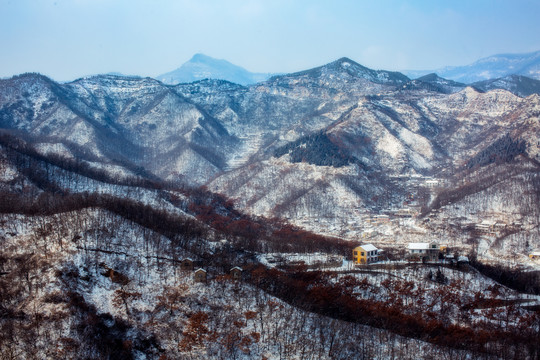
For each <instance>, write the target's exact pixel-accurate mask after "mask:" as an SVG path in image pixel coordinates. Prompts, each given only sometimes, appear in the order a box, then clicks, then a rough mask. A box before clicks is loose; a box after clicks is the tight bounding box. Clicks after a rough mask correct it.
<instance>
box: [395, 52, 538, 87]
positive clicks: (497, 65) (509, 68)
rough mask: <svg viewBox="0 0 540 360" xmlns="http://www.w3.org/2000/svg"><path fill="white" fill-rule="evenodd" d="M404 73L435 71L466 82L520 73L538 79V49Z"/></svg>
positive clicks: (419, 73) (413, 74)
mask: <svg viewBox="0 0 540 360" xmlns="http://www.w3.org/2000/svg"><path fill="white" fill-rule="evenodd" d="M404 73H405V74H406V75H408V76H410V77H413V78H416V77H419V76H423V75H426V74H429V73H436V74H437V75H439V76H441V77H443V78H447V79H451V80H454V81H458V82H462V83H466V84H471V83H474V82H477V81H485V80H490V79H497V78H503V77H507V76H509V75H522V76H527V77H529V78H533V79H536V80H540V51H536V52H532V53H526V54H498V55H492V56H489V57H486V58H483V59H480V60H478V61H476V62H474V63H472V64H470V65H464V66H447V67H443V68H440V69H437V70H425V71H416V70H411V71H404Z"/></svg>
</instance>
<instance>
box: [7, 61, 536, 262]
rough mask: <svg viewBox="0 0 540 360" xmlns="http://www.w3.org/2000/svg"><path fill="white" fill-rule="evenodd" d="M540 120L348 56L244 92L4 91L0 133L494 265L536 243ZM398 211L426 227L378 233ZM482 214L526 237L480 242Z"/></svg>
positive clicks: (197, 87)
mask: <svg viewBox="0 0 540 360" xmlns="http://www.w3.org/2000/svg"><path fill="white" fill-rule="evenodd" d="M518 79H519V78H518ZM539 113H540V97H539V96H538V95H536V94H533V95H530V96H528V97H523V96H518V95H516V94H513V93H511V92H509V91H506V90H501V89H495V90H489V89H488V87H487V85H486V88H485V90H478V89H475V88H473V87H464V85H462V84H459V83H456V82H452V81H447V80H444V79H441V78H439V77H437V76H435V75H430V76H427V77H424V78H423V79H417V80H413V81H411V80H410V79H409V78H407V77H406V76H404V75H403V74H401V73H396V72H389V71H375V70H371V69H368V68H366V67H364V66H362V65H360V64H357V63H355V62H354V61H352V60H350V59H348V58H342V59H339V60H336V61H334V62H332V63H329V64H326V65H323V66H320V67H317V68H314V69H310V70H306V71H302V72H298V73H293V74H285V75H277V76H273V77H271V78H270V79H268V80H267V81H265V82H260V83H257V84H254V85H250V86H242V85H239V84H235V83H231V82H227V81H223V80H209V79H207V80H201V81H197V82H193V83H182V84H178V85H174V86H172V85H165V84H163V83H162V82H160V81H158V80H155V79H151V78H136V77H123V76H113V75H103V76H95V77H90V78H84V79H79V80H76V81H73V82H71V83H67V84H59V83H56V82H54V81H53V80H51V79H48V78H46V77H44V76H41V75H39V74H24V75H20V76H17V77H13V78H12V79H8V80H2V81H0V127H1V128H2V129H3V130H2V131H3V132H5V133H8V134H10V135H11V136H16V137H18V138H20V139H22V140H23V141H25V142H27V143H28V144H29V146H32V147H33V148H35V151H37V152H38V153H39V154H41V156H47V157H50V156H55V157H61V158H66V159H69V158H72V159H73V158H76V159H79V161H81V162H83V163H84V164H85V166H86V167H89V168H91V169H95V170H100V171H104V172H106V173H108V174H109V176H110V177H111V178H115V179H117V180H118V181H121V180H123V179H126V178H133V177H136V178H139V179H147V180H152V181H167V182H170V183H176V184H189V186H202V185H204V186H205V187H206V188H207V189H210V190H212V191H215V192H218V193H221V194H223V195H224V196H226V197H227V198H229V199H232V200H233V201H234V202H235V204H236V206H237V207H238V208H239V209H241V210H242V211H244V212H247V213H249V214H253V215H257V216H265V217H269V218H281V219H284V220H286V221H289V222H291V223H293V224H296V225H298V226H301V227H304V228H306V229H308V230H312V231H315V232H319V233H325V234H329V235H334V236H341V237H345V238H350V239H353V238H357V237H358V236H360V235H362V234H364V235H365V234H372V235H373V236H376V237H377V240H378V241H382V242H384V241H390V242H396V241H397V242H403V241H407V240H408V239H411V238H414V239H415V240H421V239H429V238H430V237H431V234H432V233H434V232H435V233H437V234H438V236H439V237H440V238H441V239H453V240H452V241H454V242H455V243H459V244H460V246H464V247H470V246H471V244H476V246H478V247H479V248H480V249H481V251H482V253H483V254H485V255H486V256H500V255H501V254H502V253H503V252H504V249H507V248H508V247H511V246H514V247H519V248H520V249H521V251H526V250H525V249H526V246H525V244H529V245H527V246H539V245H540V244H539V243H538V239H539V238H540V237H538V236H537V235H538V234H537V233H538V227H537V226H533V225H534V224H536V223H537V221H536V219H537V216H538V207H535V206H534V205H533V204H536V201H537V200H536V195H535V194H537V193H538V192H537V188H538V186H539V184H538V176H537V175H538V168H539V165H538V164H539V160H540V158H539V156H540V155H539V154H540V151H539V143H538V140H537V139H538V133H539V126H540V125H539V122H538V116H539ZM429 181H431V183H430V182H429ZM433 183H435V184H437V185H436V189H437V190H436V191H434V190H430V189H431V187H430V186H428V185H427V184H433ZM9 186H11V185H9ZM502 199H505V200H504V201H503V200H502ZM399 209H402V210H403V209H405V210H406V212H407V213H419V214H421V217H419V218H418V219H417V220H415V221H411V222H409V223H407V224H408V225H406V226H404V225H401V226H398V225H396V224H391V223H388V224H386V223H384V224H382V225H381V224H379V225H381V226H382V227H381V226H375V227H373V221H374V220H373V219H375V218H374V216H379V215H381V214H387V213H389V212H395V211H397V210H399ZM535 216H536V217H535ZM427 219H429V221H427ZM449 219H453V220H449ZM486 219H488V220H489V219H491V220H492V221H497V220H498V219H504V221H505V222H510V223H513V222H516V223H519V224H522V225H521V226H522V227H521V228H520V231H517V232H512V233H508V234H500V236H503V235H504V238H505V241H502V240H501V239H502V238H501V239H499V240H497V241H495V240H494V239H490V238H488V239H485V238H479V237H478V236H477V234H476V233H475V232H474V226H472V225H471V224H475V223H480V222H482V221H484V220H486ZM449 221H450V222H451V223H452V224H454V225H453V227H448V223H449ZM525 224H533V225H531V226H529V225H525ZM471 226H472V227H471ZM456 228H459V229H462V231H460V232H456V231H455V229H456ZM467 229H468V230H467ZM475 234H476V235H475ZM471 239H473V240H471ZM490 254H491V255H490Z"/></svg>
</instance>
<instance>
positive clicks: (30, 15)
mask: <svg viewBox="0 0 540 360" xmlns="http://www.w3.org/2000/svg"><path fill="white" fill-rule="evenodd" d="M539 18H540V0H505V1H503V0H417V1H412V0H409V1H404V0H401V1H400V0H366V1H361V0H327V1H322V0H0V49H1V50H0V77H8V76H11V75H14V74H19V73H23V72H40V73H42V74H45V75H48V76H51V77H52V78H54V79H56V80H71V79H75V78H77V77H81V76H84V75H89V74H97V73H107V72H113V71H116V72H122V73H124V74H136V75H145V76H146V75H148V76H156V75H159V74H161V73H164V72H168V71H170V70H173V69H175V68H177V67H179V66H180V65H181V64H183V63H184V62H186V61H188V60H189V59H190V58H191V57H192V56H193V54H195V53H198V52H200V53H204V54H206V55H209V56H212V57H215V58H219V59H226V60H228V61H230V62H232V63H234V64H237V65H240V66H243V67H245V68H246V69H248V70H250V71H256V72H291V71H297V70H303V69H307V68H311V67H315V66H318V65H322V64H325V63H327V62H330V61H333V60H335V59H337V58H339V57H342V56H347V57H350V58H351V59H353V60H355V61H357V62H359V63H361V64H363V65H365V66H368V67H371V68H375V69H387V70H401V69H435V68H439V67H441V66H444V65H465V64H469V63H471V62H473V61H475V60H477V59H479V58H481V57H485V56H489V55H493V54H498V53H521V52H531V51H536V50H540V21H539V20H538V19H539Z"/></svg>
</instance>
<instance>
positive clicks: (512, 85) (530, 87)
mask: <svg viewBox="0 0 540 360" xmlns="http://www.w3.org/2000/svg"><path fill="white" fill-rule="evenodd" d="M471 86H473V87H474V88H476V89H479V90H482V91H488V90H493V89H505V90H508V91H510V92H511V93H513V94H516V95H518V96H521V97H527V96H529V95H532V94H539V95H540V80H536V79H532V78H529V77H526V76H521V75H509V76H505V77H503V78H500V79H492V80H485V81H479V82H476V83H474V84H472V85H471Z"/></svg>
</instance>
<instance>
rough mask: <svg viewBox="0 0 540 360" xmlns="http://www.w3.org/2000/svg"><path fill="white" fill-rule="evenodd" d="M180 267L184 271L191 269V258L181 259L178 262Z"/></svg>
mask: <svg viewBox="0 0 540 360" xmlns="http://www.w3.org/2000/svg"><path fill="white" fill-rule="evenodd" d="M180 269H182V270H184V271H193V260H191V259H190V258H185V259H184V260H182V262H181V263H180Z"/></svg>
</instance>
